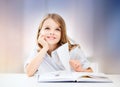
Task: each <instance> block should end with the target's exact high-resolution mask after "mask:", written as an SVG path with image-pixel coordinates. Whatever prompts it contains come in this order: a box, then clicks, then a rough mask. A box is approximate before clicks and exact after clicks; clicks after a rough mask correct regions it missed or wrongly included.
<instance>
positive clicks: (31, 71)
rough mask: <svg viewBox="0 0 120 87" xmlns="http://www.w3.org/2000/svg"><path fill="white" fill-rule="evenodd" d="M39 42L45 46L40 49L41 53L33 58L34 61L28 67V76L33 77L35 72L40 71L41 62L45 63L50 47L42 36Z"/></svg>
mask: <svg viewBox="0 0 120 87" xmlns="http://www.w3.org/2000/svg"><path fill="white" fill-rule="evenodd" d="M38 42H39V43H40V44H41V45H42V46H43V48H41V49H40V51H39V53H38V54H37V55H36V56H35V57H34V58H33V60H32V61H31V62H30V63H29V64H28V65H27V66H26V72H27V75H28V76H33V75H34V74H35V72H36V71H37V70H38V67H39V66H40V64H41V62H42V61H43V57H44V56H45V54H46V53H47V51H48V49H49V46H48V44H47V42H46V41H45V40H44V36H43V35H41V36H39V38H38Z"/></svg>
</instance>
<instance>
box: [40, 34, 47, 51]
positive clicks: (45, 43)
mask: <svg viewBox="0 0 120 87" xmlns="http://www.w3.org/2000/svg"><path fill="white" fill-rule="evenodd" d="M38 43H40V44H41V45H42V46H43V48H46V49H47V50H48V49H49V46H48V43H47V41H46V40H45V36H44V35H40V36H39V38H38Z"/></svg>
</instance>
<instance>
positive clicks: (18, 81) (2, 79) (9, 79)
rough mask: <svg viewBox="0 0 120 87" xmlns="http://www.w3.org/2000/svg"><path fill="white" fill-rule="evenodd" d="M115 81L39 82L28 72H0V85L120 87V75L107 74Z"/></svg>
mask: <svg viewBox="0 0 120 87" xmlns="http://www.w3.org/2000/svg"><path fill="white" fill-rule="evenodd" d="M107 76H108V77H109V78H110V79H111V80H112V81H113V83H38V82H37V78H35V77H27V75H26V74H15V73H13V74H0V87H88V86H89V87H120V75H114V74H113V75H107Z"/></svg>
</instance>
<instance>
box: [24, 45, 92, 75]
mask: <svg viewBox="0 0 120 87" xmlns="http://www.w3.org/2000/svg"><path fill="white" fill-rule="evenodd" d="M37 53H38V52H37V47H36V48H35V49H34V50H33V52H32V54H31V55H30V56H29V58H28V59H27V61H26V62H25V66H26V65H27V64H28V63H30V61H31V60H32V59H33V58H34V57H35V56H36V54H37ZM70 59H78V60H79V61H80V64H82V68H84V69H87V68H88V67H90V63H89V61H88V60H87V58H86V57H85V55H84V53H83V52H82V51H81V49H80V48H79V47H76V48H74V49H72V50H71V51H69V49H68V43H66V44H64V45H62V46H60V47H59V48H57V49H56V50H54V51H53V52H52V53H51V56H50V55H48V54H47V53H46V55H45V56H44V59H43V61H42V63H41V64H40V66H39V68H38V71H37V72H36V73H38V74H43V73H47V72H53V71H60V70H63V71H74V70H73V69H72V68H71V67H70V65H69V60H70ZM24 68H25V67H24Z"/></svg>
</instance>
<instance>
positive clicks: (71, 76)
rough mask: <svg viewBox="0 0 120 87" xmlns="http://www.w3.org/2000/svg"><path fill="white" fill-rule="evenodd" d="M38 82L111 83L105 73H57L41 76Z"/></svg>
mask: <svg viewBox="0 0 120 87" xmlns="http://www.w3.org/2000/svg"><path fill="white" fill-rule="evenodd" d="M38 82H53V83H55V82H80V83H111V82H112V81H111V80H110V79H109V78H108V77H107V76H106V75H105V74H104V73H88V72H66V71H57V72H50V73H45V74H42V75H39V77H38Z"/></svg>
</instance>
